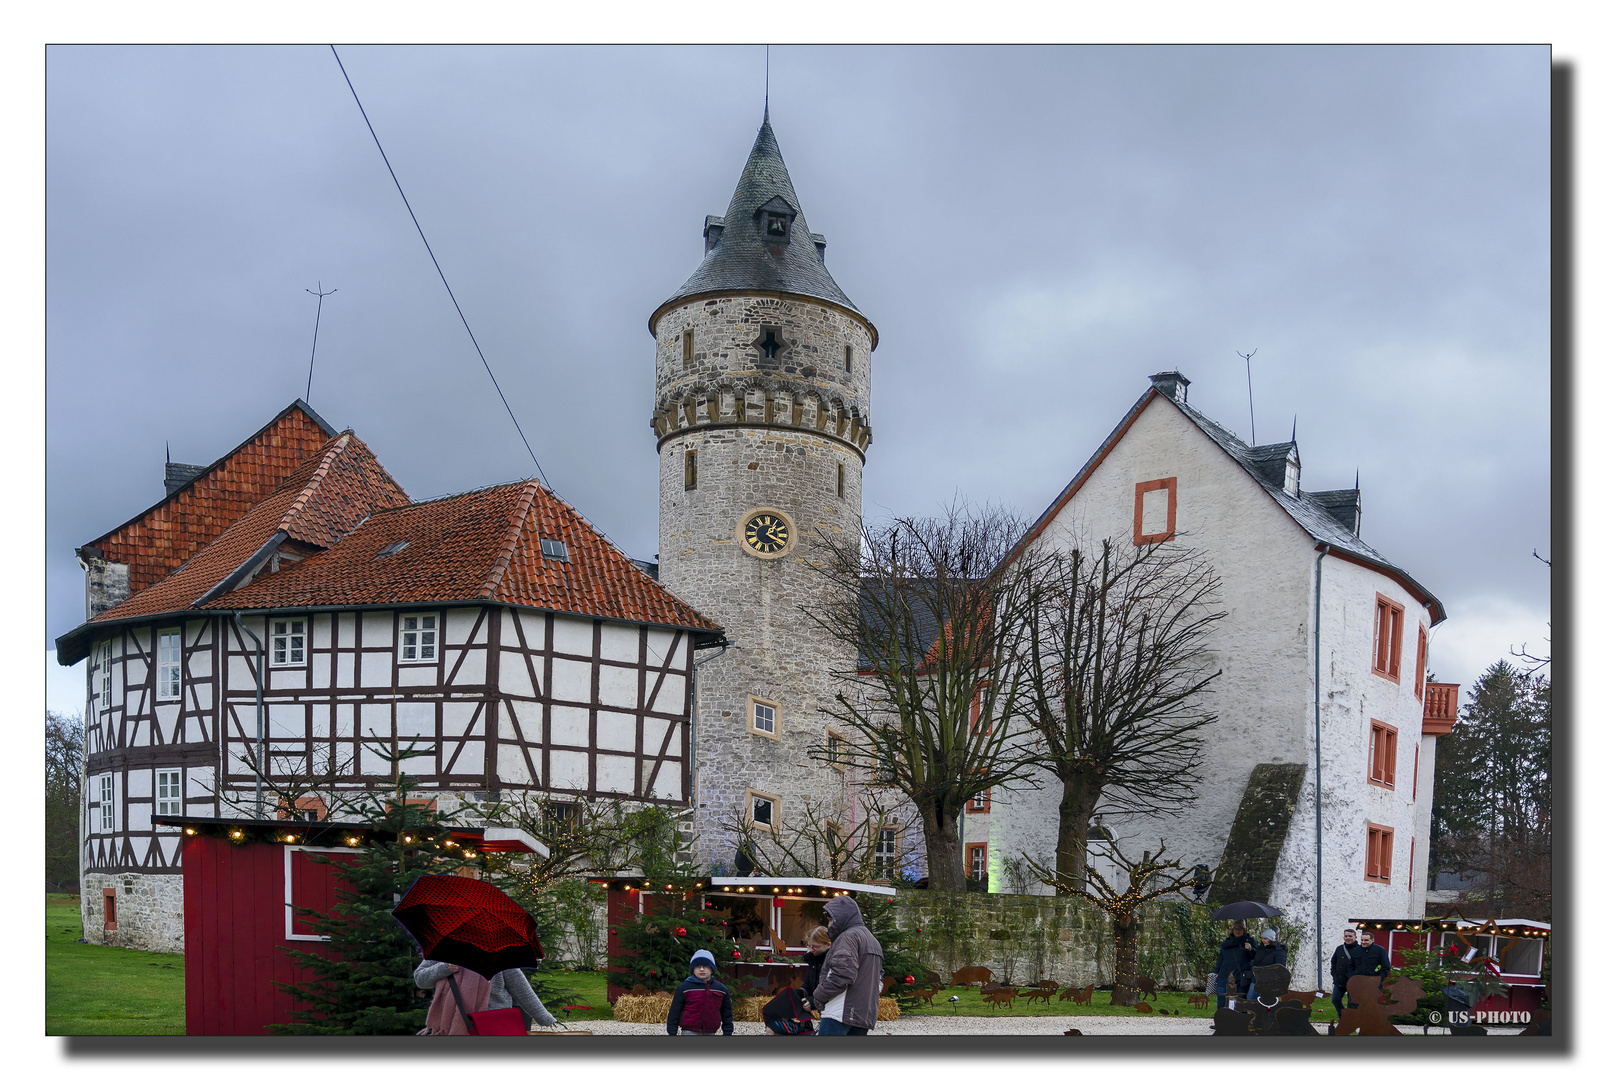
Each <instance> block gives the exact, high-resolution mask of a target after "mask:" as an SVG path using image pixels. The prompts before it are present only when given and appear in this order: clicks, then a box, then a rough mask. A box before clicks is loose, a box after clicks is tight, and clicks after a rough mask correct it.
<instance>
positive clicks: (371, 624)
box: [360, 611, 394, 649]
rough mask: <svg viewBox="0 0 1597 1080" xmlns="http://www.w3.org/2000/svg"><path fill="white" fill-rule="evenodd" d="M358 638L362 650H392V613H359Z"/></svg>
mask: <svg viewBox="0 0 1597 1080" xmlns="http://www.w3.org/2000/svg"><path fill="white" fill-rule="evenodd" d="M360 636H361V646H362V647H363V648H367V649H375V648H392V647H393V644H394V616H393V613H392V612H387V611H364V612H361V616H360Z"/></svg>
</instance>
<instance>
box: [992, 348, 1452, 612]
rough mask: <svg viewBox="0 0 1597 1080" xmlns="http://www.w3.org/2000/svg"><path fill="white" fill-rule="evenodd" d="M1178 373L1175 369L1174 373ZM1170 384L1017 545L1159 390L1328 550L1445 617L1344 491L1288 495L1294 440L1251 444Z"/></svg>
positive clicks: (1040, 524)
mask: <svg viewBox="0 0 1597 1080" xmlns="http://www.w3.org/2000/svg"><path fill="white" fill-rule="evenodd" d="M1176 374H1177V375H1178V377H1179V373H1176ZM1171 385H1172V384H1170V383H1168V382H1167V383H1165V384H1164V385H1162V386H1160V385H1156V386H1151V387H1149V388H1148V389H1147V390H1146V391H1144V392H1143V394H1142V396H1141V397H1140V398H1138V399H1137V403H1136V404H1135V405H1133V406H1132V407H1131V410H1130V411H1129V412H1127V413H1126V415H1125V416H1123V417H1122V418H1121V420H1120V423H1118V424H1116V425H1115V428H1114V430H1113V431H1112V432H1110V433H1109V437H1108V438H1107V439H1105V440H1104V441H1103V443H1102V444H1101V445H1100V446H1099V447H1098V449H1097V451H1095V452H1094V453H1093V455H1092V457H1090V458H1089V459H1088V460H1087V463H1086V464H1085V465H1083V466H1082V467H1081V469H1080V471H1079V472H1077V473H1076V475H1075V476H1074V477H1073V478H1072V479H1071V481H1070V483H1069V484H1067V485H1066V486H1065V489H1064V490H1063V491H1062V492H1060V493H1059V497H1058V498H1056V499H1055V500H1054V501H1053V502H1052V503H1051V504H1050V505H1049V507H1048V509H1047V510H1045V511H1043V514H1042V516H1041V517H1039V518H1038V519H1037V521H1036V522H1035V523H1033V525H1032V527H1031V528H1030V529H1028V530H1027V531H1026V535H1025V536H1024V537H1023V538H1022V539H1021V541H1020V545H1018V546H1024V545H1026V544H1029V543H1030V542H1031V541H1032V540H1033V539H1035V538H1036V537H1037V536H1039V535H1041V533H1042V530H1043V528H1044V527H1045V526H1046V525H1047V524H1048V522H1050V521H1052V520H1053V519H1054V517H1055V516H1056V515H1057V514H1058V513H1059V511H1060V510H1062V509H1063V508H1064V505H1065V503H1067V502H1069V501H1070V499H1071V498H1072V497H1074V495H1075V493H1076V491H1077V490H1078V489H1080V487H1081V485H1082V484H1083V483H1084V482H1085V481H1086V479H1087V477H1088V476H1090V475H1092V472H1093V471H1094V470H1095V469H1097V467H1098V464H1099V463H1100V462H1101V461H1103V459H1104V458H1105V457H1106V456H1107V455H1108V453H1109V451H1110V450H1112V449H1113V448H1114V446H1115V444H1116V443H1118V442H1119V441H1120V438H1121V436H1122V435H1124V434H1125V432H1126V430H1127V429H1128V428H1130V426H1131V425H1132V424H1133V423H1134V422H1135V421H1136V419H1137V417H1138V416H1140V415H1141V414H1142V411H1143V410H1144V409H1145V408H1147V407H1148V403H1149V402H1151V401H1152V400H1153V397H1154V395H1155V394H1161V395H1163V396H1164V399H1165V400H1166V401H1168V402H1169V403H1170V404H1172V405H1174V406H1175V407H1176V408H1177V409H1178V410H1180V412H1181V413H1182V415H1184V416H1185V417H1187V419H1189V420H1191V421H1192V422H1193V424H1195V425H1196V426H1197V428H1198V429H1199V430H1200V431H1202V432H1203V433H1204V434H1205V435H1207V436H1208V437H1209V438H1210V440H1212V441H1213V442H1214V444H1215V445H1216V446H1218V447H1219V448H1220V449H1221V450H1223V451H1224V452H1225V453H1226V455H1227V456H1228V457H1230V458H1231V460H1233V461H1235V462H1236V463H1237V464H1238V465H1240V466H1241V467H1242V469H1243V471H1245V472H1246V473H1247V474H1248V475H1249V476H1250V477H1252V478H1253V480H1254V481H1255V482H1256V483H1257V484H1258V485H1259V486H1260V487H1261V488H1263V489H1264V491H1265V493H1266V494H1268V495H1269V496H1270V498H1272V499H1274V500H1275V502H1276V504H1277V505H1279V506H1280V507H1281V509H1283V510H1285V511H1286V512H1287V514H1288V515H1290V516H1291V518H1292V520H1293V521H1295V522H1297V524H1298V525H1299V527H1301V528H1302V529H1303V531H1304V532H1306V533H1308V534H1309V536H1310V537H1311V538H1312V539H1313V540H1314V541H1315V542H1316V543H1318V544H1325V545H1327V546H1328V547H1330V548H1331V550H1333V551H1336V552H1339V553H1341V554H1343V555H1347V556H1350V557H1352V558H1353V559H1355V560H1357V561H1360V562H1364V563H1367V564H1369V565H1371V566H1373V567H1376V568H1378V569H1381V570H1384V571H1387V572H1388V573H1390V574H1391V575H1392V576H1393V577H1395V578H1397V579H1398V580H1400V581H1402V582H1403V583H1404V584H1405V585H1406V586H1407V587H1408V588H1410V589H1411V590H1412V591H1413V592H1414V595H1415V596H1417V597H1419V598H1420V599H1421V600H1423V601H1424V602H1425V603H1426V605H1427V606H1428V607H1429V608H1430V609H1431V616H1432V617H1431V623H1432V625H1435V624H1436V623H1439V622H1441V621H1442V620H1443V619H1445V618H1446V617H1447V612H1446V610H1445V609H1444V608H1443V607H1442V602H1441V600H1439V599H1438V598H1437V597H1436V595H1435V594H1434V593H1432V592H1431V591H1430V590H1429V589H1427V588H1425V586H1423V585H1421V584H1420V583H1419V582H1418V581H1416V580H1415V579H1414V577H1413V575H1411V574H1409V573H1408V571H1406V570H1404V569H1402V568H1401V567H1399V566H1397V565H1396V564H1395V563H1393V562H1391V561H1390V560H1389V559H1387V558H1386V557H1385V556H1384V555H1382V554H1381V553H1380V552H1379V551H1376V550H1375V548H1373V547H1371V546H1370V545H1369V544H1367V543H1365V542H1364V541H1363V540H1361V539H1360V538H1359V537H1358V536H1357V535H1356V534H1355V533H1354V532H1353V528H1352V523H1351V518H1352V514H1351V512H1350V509H1349V505H1350V504H1349V500H1348V494H1349V493H1348V492H1347V491H1321V492H1302V493H1301V494H1299V495H1297V496H1293V495H1289V494H1287V492H1286V491H1285V490H1284V489H1283V488H1282V486H1281V482H1280V480H1279V479H1276V477H1277V476H1278V474H1284V469H1285V461H1286V456H1287V453H1288V452H1289V451H1290V450H1291V449H1292V448H1293V447H1295V446H1296V443H1270V444H1267V445H1265V446H1249V445H1248V444H1247V443H1245V442H1243V441H1242V440H1241V439H1239V438H1237V436H1235V435H1234V434H1232V433H1231V432H1230V431H1228V430H1227V429H1226V428H1224V427H1222V426H1221V425H1220V424H1218V423H1216V422H1215V421H1213V420H1211V419H1209V418H1208V417H1207V416H1205V415H1203V413H1201V412H1199V411H1198V410H1197V409H1195V408H1193V407H1192V406H1191V405H1190V404H1188V403H1187V402H1185V401H1182V400H1179V398H1178V397H1177V396H1176V395H1175V394H1174V393H1171V392H1170V390H1169V389H1166V387H1169V386H1171Z"/></svg>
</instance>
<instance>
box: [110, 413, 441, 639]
mask: <svg viewBox="0 0 1597 1080" xmlns="http://www.w3.org/2000/svg"><path fill="white" fill-rule="evenodd" d="M409 502H410V499H409V497H408V496H406V494H405V493H404V491H403V490H401V489H400V487H399V485H398V484H397V483H395V481H394V479H393V477H391V476H389V475H388V473H387V472H386V471H385V470H384V469H383V467H382V465H380V464H379V463H378V461H377V458H376V456H375V455H374V454H373V453H372V452H371V450H370V449H368V448H367V446H366V444H365V443H363V442H361V441H360V440H359V439H358V438H356V437H355V436H354V435H353V434H352V433H349V432H345V433H344V434H342V435H339V436H336V437H334V438H332V439H328V440H324V445H323V447H322V450H321V453H319V454H317V455H315V456H314V457H311V458H310V459H309V460H307V461H305V462H304V463H303V464H302V465H300V467H299V468H298V469H296V470H295V471H294V472H293V473H292V474H291V475H290V476H289V477H288V479H287V481H286V482H285V483H284V484H283V485H282V486H281V487H279V488H278V489H277V490H276V491H275V492H273V493H272V494H271V495H269V496H267V497H266V498H265V499H263V500H261V501H260V502H259V503H258V504H257V505H256V506H255V507H254V508H253V509H251V510H250V511H249V512H248V513H247V514H245V515H244V516H243V517H242V518H240V519H239V520H238V521H236V522H234V523H233V525H232V526H230V527H229V528H228V529H227V530H226V531H224V532H223V533H222V535H221V536H219V537H217V538H216V540H215V541H214V542H212V543H211V544H209V545H208V546H206V547H205V548H203V549H201V550H200V551H199V552H198V553H197V554H195V556H194V557H193V558H192V559H190V560H189V561H188V562H187V563H186V564H184V565H183V566H182V567H181V568H180V569H179V570H178V571H177V572H175V573H173V574H171V575H170V576H168V577H166V578H164V579H163V580H161V581H158V582H156V583H155V584H154V585H152V586H150V587H149V588H147V589H145V590H144V591H143V592H140V593H135V594H134V595H133V596H130V597H129V598H128V599H126V600H124V601H123V602H122V603H120V604H118V605H117V606H116V607H113V608H111V609H110V610H109V611H105V612H102V613H101V614H99V615H97V616H95V617H94V619H92V620H91V621H92V622H109V621H113V620H120V619H130V618H138V617H140V616H144V615H159V614H164V613H166V612H175V611H182V610H185V609H187V608H189V607H191V606H193V605H194V604H195V602H196V601H198V600H199V599H200V598H201V597H203V596H204V595H205V593H206V592H207V591H208V590H210V589H211V588H213V587H214V586H216V585H217V584H219V583H220V582H222V581H224V580H225V579H226V578H227V576H228V575H229V574H231V573H233V571H235V570H237V569H238V568H239V567H240V566H242V565H243V564H244V562H245V561H246V560H248V559H249V557H250V556H251V555H254V554H255V553H256V552H257V551H259V550H260V549H261V545H263V544H265V543H266V542H267V541H268V540H271V539H272V538H273V537H274V536H276V535H277V534H278V533H279V532H283V533H286V534H287V535H288V536H289V537H290V538H292V539H294V540H298V541H301V542H303V543H306V544H312V545H315V546H317V547H329V546H331V545H333V544H336V543H337V542H338V540H339V538H340V537H342V536H345V535H347V534H349V533H351V532H353V531H355V529H356V528H357V527H358V526H359V525H360V523H361V521H362V520H364V519H365V518H366V517H367V516H368V515H369V514H371V513H373V512H374V511H377V510H383V509H387V508H389V507H394V506H404V505H408V504H409ZM228 595H233V594H228ZM221 606H223V607H227V606H228V605H227V604H226V603H223V604H222V605H221Z"/></svg>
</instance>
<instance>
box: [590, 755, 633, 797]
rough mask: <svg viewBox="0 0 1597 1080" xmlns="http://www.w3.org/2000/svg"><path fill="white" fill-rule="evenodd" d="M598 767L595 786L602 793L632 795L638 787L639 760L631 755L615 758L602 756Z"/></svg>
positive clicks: (598, 761)
mask: <svg viewBox="0 0 1597 1080" xmlns="http://www.w3.org/2000/svg"><path fill="white" fill-rule="evenodd" d="M596 767H597V772H596V773H595V775H594V780H593V786H594V787H595V788H597V789H598V790H600V791H608V792H612V793H614V794H618V795H630V794H632V792H633V790H634V789H635V788H636V786H637V784H636V775H637V759H636V758H634V757H632V756H630V755H629V756H627V757H615V756H612V755H610V754H600V755H598V758H597V761H596Z"/></svg>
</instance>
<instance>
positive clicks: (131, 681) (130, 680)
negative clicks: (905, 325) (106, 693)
mask: <svg viewBox="0 0 1597 1080" xmlns="http://www.w3.org/2000/svg"><path fill="white" fill-rule="evenodd" d="M122 676H123V678H124V679H125V681H126V685H128V686H143V685H144V680H145V679H148V678H149V677H150V668H149V665H148V664H147V663H146V662H145V661H144V660H141V659H139V658H138V657H136V656H130V657H128V659H127V660H126V661H125V662H124V665H123V668H122Z"/></svg>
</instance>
